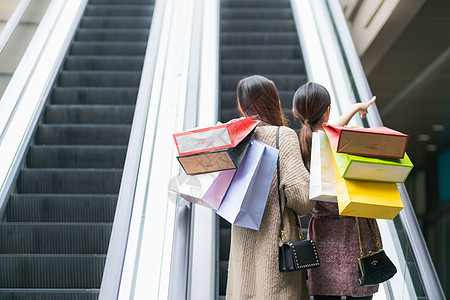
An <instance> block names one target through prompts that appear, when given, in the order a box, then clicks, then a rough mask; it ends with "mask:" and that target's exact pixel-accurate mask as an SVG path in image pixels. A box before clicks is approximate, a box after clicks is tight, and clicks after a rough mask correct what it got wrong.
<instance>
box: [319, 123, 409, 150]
mask: <svg viewBox="0 0 450 300" xmlns="http://www.w3.org/2000/svg"><path fill="white" fill-rule="evenodd" d="M323 129H324V130H325V132H326V134H327V136H328V139H329V140H330V143H331V145H332V146H333V148H334V149H335V150H336V152H337V153H348V154H355V155H366V156H375V157H385V158H403V157H404V155H405V151H406V145H407V144H408V137H409V136H408V135H407V134H404V133H401V132H398V131H396V130H393V129H390V128H387V127H373V128H352V127H345V126H335V125H331V124H326V123H325V124H323Z"/></svg>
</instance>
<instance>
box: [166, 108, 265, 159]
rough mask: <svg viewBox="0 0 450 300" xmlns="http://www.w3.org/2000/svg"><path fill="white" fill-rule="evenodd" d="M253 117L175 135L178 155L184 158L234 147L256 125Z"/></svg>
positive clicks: (256, 122) (256, 121)
mask: <svg viewBox="0 0 450 300" xmlns="http://www.w3.org/2000/svg"><path fill="white" fill-rule="evenodd" d="M255 117H256V116H253V117H248V118H242V119H238V120H236V121H233V122H230V123H225V124H220V125H216V126H210V127H204V128H196V129H191V130H188V131H183V132H180V133H175V134H174V135H173V138H174V140H175V144H176V146H177V150H178V154H179V155H180V156H186V155H192V154H198V153H203V152H211V151H217V150H222V149H227V148H231V147H235V146H236V145H237V144H239V143H240V142H241V141H242V140H243V139H244V138H245V137H246V136H247V135H248V134H249V133H250V132H251V131H252V130H253V129H254V128H255V127H256V125H258V123H259V121H258V120H254V118H255Z"/></svg>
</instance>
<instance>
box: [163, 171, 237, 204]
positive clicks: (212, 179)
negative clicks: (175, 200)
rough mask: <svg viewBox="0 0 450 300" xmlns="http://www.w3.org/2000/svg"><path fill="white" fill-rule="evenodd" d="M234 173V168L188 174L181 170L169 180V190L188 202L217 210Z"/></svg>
mask: <svg viewBox="0 0 450 300" xmlns="http://www.w3.org/2000/svg"><path fill="white" fill-rule="evenodd" d="M234 173H236V170H235V169H234V170H226V171H221V172H214V173H207V174H201V175H193V176H190V175H187V174H186V173H185V172H183V171H182V172H181V173H180V174H179V175H177V176H175V177H174V178H173V179H172V180H171V182H170V185H169V191H171V192H173V193H175V194H178V195H180V197H181V198H183V199H185V200H187V201H189V202H192V203H195V204H199V205H202V206H206V207H209V208H211V209H213V210H217V209H218V208H219V206H220V204H221V203H222V200H223V196H224V195H225V193H226V191H227V189H228V186H229V185H230V183H231V180H232V179H233V176H234Z"/></svg>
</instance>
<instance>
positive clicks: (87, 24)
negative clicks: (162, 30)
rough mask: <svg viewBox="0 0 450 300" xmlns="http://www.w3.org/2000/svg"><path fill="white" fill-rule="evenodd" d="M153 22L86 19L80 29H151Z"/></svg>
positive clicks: (147, 18) (135, 17) (110, 18)
mask: <svg viewBox="0 0 450 300" xmlns="http://www.w3.org/2000/svg"><path fill="white" fill-rule="evenodd" d="M151 22H152V18H150V17H137V16H133V17H116V16H114V17H110V16H108V17H106V16H101V17H84V18H83V20H82V21H81V24H80V28H115V29H121V28H133V29H138V28H149V27H150V24H151Z"/></svg>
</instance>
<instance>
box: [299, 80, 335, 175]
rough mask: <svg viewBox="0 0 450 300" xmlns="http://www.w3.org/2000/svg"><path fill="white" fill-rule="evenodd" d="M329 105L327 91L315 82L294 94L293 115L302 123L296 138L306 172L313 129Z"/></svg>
mask: <svg viewBox="0 0 450 300" xmlns="http://www.w3.org/2000/svg"><path fill="white" fill-rule="evenodd" d="M330 103H331V99H330V94H329V93H328V91H327V90H326V89H325V88H324V87H323V86H321V85H320V84H318V83H315V82H307V83H305V84H304V85H302V86H300V87H299V88H298V89H297V91H296V92H295V94H294V99H293V103H292V106H293V109H294V113H295V115H296V116H297V117H298V118H299V119H300V121H302V128H301V130H300V133H299V136H298V138H299V141H300V149H301V152H302V157H303V161H304V162H305V165H306V168H307V169H308V170H309V169H310V163H311V142H312V132H313V127H314V126H316V125H317V123H318V122H319V121H320V120H321V119H322V116H323V115H324V113H325V112H326V111H327V109H328V107H329V106H330Z"/></svg>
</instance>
